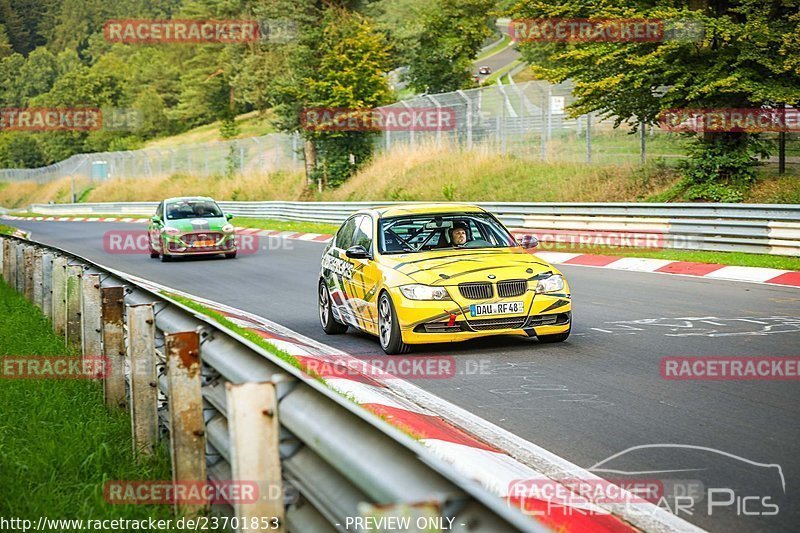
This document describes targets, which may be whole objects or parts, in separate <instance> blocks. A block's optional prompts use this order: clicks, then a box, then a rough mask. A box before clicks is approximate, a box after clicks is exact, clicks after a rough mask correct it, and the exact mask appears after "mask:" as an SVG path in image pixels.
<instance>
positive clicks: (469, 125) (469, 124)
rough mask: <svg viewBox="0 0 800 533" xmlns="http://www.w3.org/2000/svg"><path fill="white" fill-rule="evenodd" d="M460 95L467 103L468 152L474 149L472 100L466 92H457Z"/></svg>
mask: <svg viewBox="0 0 800 533" xmlns="http://www.w3.org/2000/svg"><path fill="white" fill-rule="evenodd" d="M456 92H457V93H458V95H459V96H460V97H461V98H463V99H464V101H465V102H466V103H467V112H466V113H467V117H466V118H467V150H471V149H472V100H470V99H469V97H468V96H467V94H466V93H465V92H464V91H456Z"/></svg>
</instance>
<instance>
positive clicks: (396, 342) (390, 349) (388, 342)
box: [378, 292, 410, 355]
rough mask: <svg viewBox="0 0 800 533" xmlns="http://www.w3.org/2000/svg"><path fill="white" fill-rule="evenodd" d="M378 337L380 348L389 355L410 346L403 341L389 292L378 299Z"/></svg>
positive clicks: (400, 351) (406, 349)
mask: <svg viewBox="0 0 800 533" xmlns="http://www.w3.org/2000/svg"><path fill="white" fill-rule="evenodd" d="M378 338H379V339H380V341H381V348H383V351H384V352H386V353H387V354H389V355H394V354H398V353H405V352H407V351H408V350H409V348H410V347H409V345H408V344H406V343H404V342H403V336H402V335H401V334H400V322H399V321H398V320H397V313H396V312H395V310H394V304H393V303H392V299H391V298H390V297H389V294H388V293H385V292H384V293H382V294H381V297H380V298H379V299H378Z"/></svg>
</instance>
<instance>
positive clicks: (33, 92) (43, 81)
mask: <svg viewBox="0 0 800 533" xmlns="http://www.w3.org/2000/svg"><path fill="white" fill-rule="evenodd" d="M19 77H20V81H19V83H20V85H21V88H22V95H23V98H25V99H29V98H32V97H34V96H37V95H40V94H43V93H46V92H47V91H49V90H50V89H52V88H53V84H55V82H56V78H57V77H58V61H57V60H56V56H54V55H53V53H52V52H50V50H48V49H47V48H45V47H43V46H41V47H39V48H37V49H36V50H34V51H33V52H31V54H30V55H29V56H28V59H27V60H26V61H25V64H24V65H23V66H22V68H21V69H20V71H19Z"/></svg>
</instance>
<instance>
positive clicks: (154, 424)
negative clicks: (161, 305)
mask: <svg viewBox="0 0 800 533" xmlns="http://www.w3.org/2000/svg"><path fill="white" fill-rule="evenodd" d="M127 308H128V361H129V362H130V365H131V378H130V383H131V432H132V434H133V452H134V454H137V455H138V454H147V455H149V454H152V453H153V451H154V450H155V446H156V442H158V381H157V378H156V360H155V350H156V348H155V316H154V314H153V304H140V305H129V306H127Z"/></svg>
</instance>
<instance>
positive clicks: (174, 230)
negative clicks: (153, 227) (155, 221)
mask: <svg viewBox="0 0 800 533" xmlns="http://www.w3.org/2000/svg"><path fill="white" fill-rule="evenodd" d="M161 231H163V232H164V233H166V234H167V235H179V234H180V232H181V230H179V229H178V228H170V227H166V228H164V229H163V230H161Z"/></svg>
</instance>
